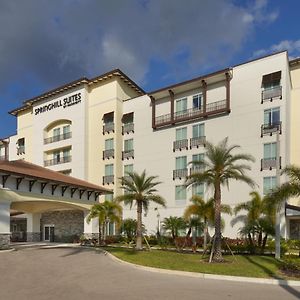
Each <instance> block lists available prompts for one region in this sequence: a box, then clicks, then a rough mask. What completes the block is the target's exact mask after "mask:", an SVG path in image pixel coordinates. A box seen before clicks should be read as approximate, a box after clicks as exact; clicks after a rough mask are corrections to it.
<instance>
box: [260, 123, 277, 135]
mask: <svg viewBox="0 0 300 300" xmlns="http://www.w3.org/2000/svg"><path fill="white" fill-rule="evenodd" d="M277 131H279V133H280V134H281V133H282V122H277V123H271V124H263V125H261V134H260V136H261V137H263V136H264V135H267V134H270V136H272V134H273V133H274V132H277Z"/></svg>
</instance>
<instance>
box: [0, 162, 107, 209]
mask: <svg viewBox="0 0 300 300" xmlns="http://www.w3.org/2000/svg"><path fill="white" fill-rule="evenodd" d="M102 194H112V191H111V190H109V189H106V188H103V187H101V186H98V185H95V184H92V183H89V182H87V181H84V180H80V179H77V178H74V177H71V176H68V175H64V174H61V173H58V172H55V171H52V170H49V169H46V168H43V167H41V166H38V165H35V164H32V163H29V162H26V161H24V160H16V161H0V202H1V201H9V202H10V203H11V209H12V210H14V211H23V212H38V211H45V210H49V209H55V208H60V209H63V208H64V207H65V208H67V207H69V208H70V207H74V208H75V207H76V208H81V209H90V207H91V206H92V205H93V204H94V202H95V201H97V199H98V197H99V195H102Z"/></svg>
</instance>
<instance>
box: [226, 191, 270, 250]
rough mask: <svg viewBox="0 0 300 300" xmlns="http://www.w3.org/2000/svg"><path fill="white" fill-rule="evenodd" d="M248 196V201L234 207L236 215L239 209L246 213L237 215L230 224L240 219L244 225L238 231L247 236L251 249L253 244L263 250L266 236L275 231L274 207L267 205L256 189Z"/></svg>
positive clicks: (253, 248) (253, 247) (253, 246)
mask: <svg viewBox="0 0 300 300" xmlns="http://www.w3.org/2000/svg"><path fill="white" fill-rule="evenodd" d="M250 197H251V200H250V201H247V202H244V203H240V204H238V205H237V206H236V207H235V209H234V212H235V214H236V215H237V214H238V213H239V212H240V211H245V212H246V214H245V215H239V216H237V217H236V218H234V219H233V220H232V221H231V224H232V225H234V224H236V223H237V222H239V221H242V222H243V223H244V226H243V227H242V228H241V229H240V233H241V234H243V235H246V236H247V237H248V240H249V244H250V246H251V249H252V251H254V250H255V246H259V247H261V249H262V251H263V249H264V247H265V244H266V241H267V238H268V236H269V235H272V234H274V232H275V207H274V205H273V206H272V207H271V206H270V205H268V203H267V200H266V198H262V197H261V196H260V194H259V193H258V192H256V191H253V192H251V193H250ZM263 233H264V234H265V236H264V238H263Z"/></svg>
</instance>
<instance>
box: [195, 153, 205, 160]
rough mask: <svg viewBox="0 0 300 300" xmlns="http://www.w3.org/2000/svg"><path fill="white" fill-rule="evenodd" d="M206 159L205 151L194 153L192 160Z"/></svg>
mask: <svg viewBox="0 0 300 300" xmlns="http://www.w3.org/2000/svg"><path fill="white" fill-rule="evenodd" d="M203 160H204V153H199V154H194V155H193V156H192V161H203Z"/></svg>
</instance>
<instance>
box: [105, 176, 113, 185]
mask: <svg viewBox="0 0 300 300" xmlns="http://www.w3.org/2000/svg"><path fill="white" fill-rule="evenodd" d="M114 178H115V176H114V175H107V176H103V185H104V184H111V183H112V184H114V181H115V180H114Z"/></svg>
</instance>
